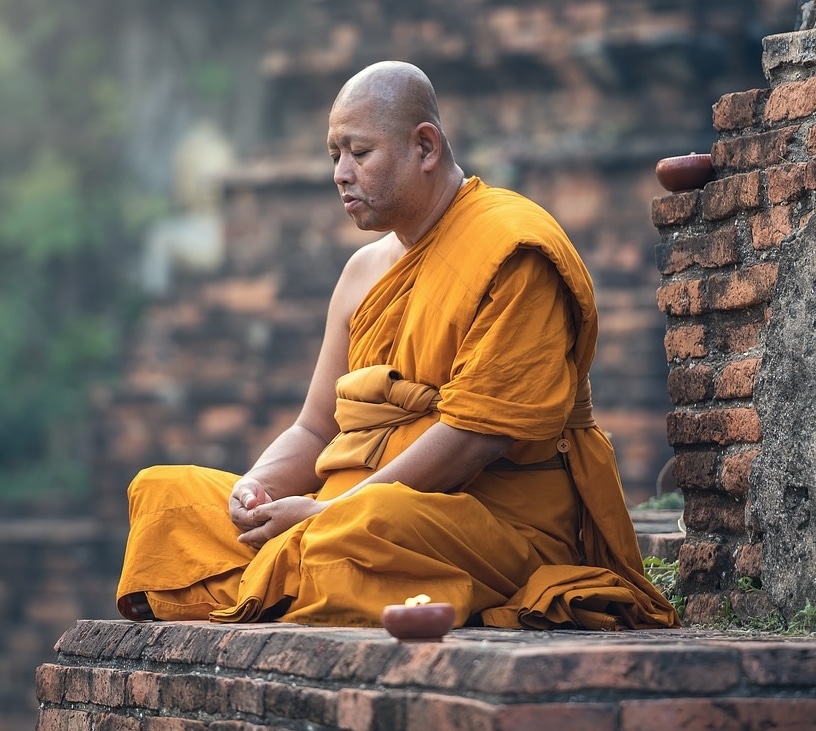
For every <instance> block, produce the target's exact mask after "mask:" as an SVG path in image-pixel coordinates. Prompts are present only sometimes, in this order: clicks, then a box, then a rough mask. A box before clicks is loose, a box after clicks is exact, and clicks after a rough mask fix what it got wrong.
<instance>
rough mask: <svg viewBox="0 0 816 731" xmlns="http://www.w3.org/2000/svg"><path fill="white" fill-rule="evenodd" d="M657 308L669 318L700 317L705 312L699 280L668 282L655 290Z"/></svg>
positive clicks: (703, 290) (701, 283)
mask: <svg viewBox="0 0 816 731" xmlns="http://www.w3.org/2000/svg"><path fill="white" fill-rule="evenodd" d="M657 307H658V309H659V310H660V311H661V312H663V313H665V314H666V315H668V316H670V317H678V316H683V315H700V314H702V313H703V312H705V310H706V306H705V283H704V282H703V281H702V280H701V279H691V280H681V281H677V282H669V283H668V284H665V285H663V286H662V287H660V288H658V290H657Z"/></svg>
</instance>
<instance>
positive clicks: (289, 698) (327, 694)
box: [264, 682, 337, 726]
mask: <svg viewBox="0 0 816 731" xmlns="http://www.w3.org/2000/svg"><path fill="white" fill-rule="evenodd" d="M265 685H266V687H265V693H264V707H265V708H266V710H267V712H269V713H271V714H273V715H276V716H280V717H282V718H300V719H305V720H307V721H316V722H318V723H320V724H324V725H326V726H334V725H335V723H336V722H337V716H336V713H337V693H336V692H335V691H333V690H324V689H323V688H309V687H307V686H305V685H293V684H291V683H273V682H267V683H266V684H265Z"/></svg>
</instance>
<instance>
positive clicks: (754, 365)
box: [714, 358, 761, 399]
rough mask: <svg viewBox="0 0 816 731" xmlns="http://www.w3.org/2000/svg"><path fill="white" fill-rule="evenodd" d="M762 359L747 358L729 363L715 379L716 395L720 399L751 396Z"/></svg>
mask: <svg viewBox="0 0 816 731" xmlns="http://www.w3.org/2000/svg"><path fill="white" fill-rule="evenodd" d="M760 363H761V361H760V359H759V358H745V359H743V360H735V361H731V362H730V363H727V364H726V365H725V367H724V368H723V369H722V371H720V374H719V375H718V376H717V377H716V378H715V379H714V397H715V398H719V399H733V398H750V397H751V396H753V394H754V382H755V381H756V375H757V371H758V370H759V365H760Z"/></svg>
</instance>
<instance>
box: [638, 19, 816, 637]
mask: <svg viewBox="0 0 816 731" xmlns="http://www.w3.org/2000/svg"><path fill="white" fill-rule="evenodd" d="M812 34H813V31H807V32H803V33H801V34H786V36H780V37H775V38H769V39H766V52H765V66H766V69H769V80H770V81H771V86H770V88H768V89H753V90H749V91H742V92H735V93H729V94H726V95H724V96H723V97H721V98H720V99H719V101H717V103H716V104H715V105H714V108H713V123H714V127H715V129H716V130H717V133H718V139H717V140H716V142H715V143H714V145H713V146H712V148H711V159H712V164H713V166H714V169H715V172H716V179H715V180H714V181H712V182H710V183H708V184H707V185H706V186H705V187H704V188H703V189H702V190H695V191H691V192H681V193H677V194H674V195H668V196H663V197H660V198H657V199H655V201H654V203H653V207H652V217H653V222H654V224H655V225H656V226H657V228H658V231H659V232H660V243H659V245H658V249H657V260H658V267H659V269H660V272H661V274H662V276H663V279H662V282H661V285H660V287H659V289H658V293H657V300H658V306H659V308H660V310H661V311H662V312H664V313H665V315H666V318H667V329H666V337H665V349H666V357H667V360H668V362H669V366H670V370H669V374H668V389H669V394H670V397H671V400H672V402H673V404H674V410H673V411H672V412H671V413H670V414H669V415H668V421H667V425H668V438H669V441H670V443H671V444H672V446H673V447H674V450H675V455H676V464H675V478H676V480H677V483H678V485H679V486H680V487H681V488H682V489H683V492H684V494H685V497H686V508H685V522H686V527H687V529H688V535H687V539H686V542H685V544H684V546H683V547H682V548H681V551H680V571H681V580H682V585H683V590H684V592H685V593H686V594H687V595H688V607H687V610H686V616H685V620H686V622H705V621H711V620H713V619H716V618H717V616H719V614H720V613H721V612H722V611H723V607H724V605H723V602H724V601H727V602H728V604H729V605H730V606H731V608H732V609H733V610H734V611H736V613H737V614H738V615H741V616H743V617H747V616H760V615H763V614H767V612H769V611H771V610H772V609H774V606H773V604H772V603H771V602H770V601H769V595H768V592H767V591H756V590H752V591H747V592H746V591H741V590H740V588H742V589H745V588H746V587H750V588H751V589H757V588H759V587H762V586H765V587H766V588H767V587H768V586H769V585H770V584H772V583H773V581H774V576H772V575H769V572H766V573H765V575H764V576H763V570H762V539H763V535H762V530H761V527H760V526H761V523H762V520H761V516H759V519H757V516H754V519H753V521H751V520H749V521H748V522H746V515H748V516H749V518H750V517H751V515H752V513H751V511H750V508H751V507H752V506H751V502H752V501H751V492H750V488H751V470H752V466H753V464H754V462H755V460H756V458H757V456H758V455H759V454H760V453H761V449H762V440H763V423H762V420H761V419H760V415H759V413H758V412H757V408H756V404H755V401H754V397H755V396H756V395H757V393H756V391H755V389H756V388H757V374H758V373H759V371H760V366H761V362H762V358H763V355H764V353H765V351H766V346H767V340H766V337H767V332H768V323H769V320H770V318H771V316H772V313H773V308H774V297H775V285H776V282H777V271H778V267H779V261H780V256H784V253H781V252H783V251H784V245H785V244H786V243H787V242H790V241H791V240H792V238H793V237H794V236H795V235H796V233H797V232H798V231H799V230H800V229H801V228H802V227H803V226H804V225H805V223H806V222H807V221H808V220H809V218H810V216H811V215H812V213H813V210H814V199H815V198H816V195H814V191H816V160H814V153H816V126H814V122H816V77H813V68H814V67H813V65H812V60H810V59H809V58H808V55H807V54H805V53H802V52H801V51H802V46H803V44H804V45H807V44H806V43H805V39H807V38H810V36H812ZM791 39H792V40H791ZM810 41H811V42H812V41H813V38H810ZM782 57H784V58H782ZM782 60H784V61H786V64H785V68H784V69H782V64H781V61H782ZM777 305H778V303H777ZM778 316H781V317H784V316H785V313H784V312H782V313H778ZM784 409H785V404H783V403H779V404H777V409H776V410H775V413H774V414H773V415H772V418H775V419H776V418H779V417H780V415H782V414H784ZM766 426H767V425H766ZM795 438H796V437H795V436H793V439H795ZM753 487H754V488H755V489H756V490H757V491H762V490H763V489H766V488H767V486H764V485H762V484H755V485H754V486H753ZM747 509H748V510H747ZM812 568H813V567H809V568H808V567H803V580H806V576H808V575H810V573H809V572H810V570H812ZM799 608H801V607H799Z"/></svg>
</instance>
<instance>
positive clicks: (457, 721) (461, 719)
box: [378, 693, 541, 731]
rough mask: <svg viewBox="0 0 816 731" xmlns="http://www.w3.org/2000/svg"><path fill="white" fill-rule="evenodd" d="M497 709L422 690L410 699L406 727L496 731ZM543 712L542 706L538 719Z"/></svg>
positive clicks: (483, 702) (452, 730)
mask: <svg viewBox="0 0 816 731" xmlns="http://www.w3.org/2000/svg"><path fill="white" fill-rule="evenodd" d="M498 712H499V708H498V707H497V706H495V705H493V704H492V703H486V702H485V701H481V700H477V699H475V698H461V697H457V696H449V695H441V694H438V693H422V694H421V695H418V696H415V697H413V698H412V699H411V700H410V701H409V702H408V708H407V718H406V724H405V728H418V729H419V728H421V729H434V730H436V729H438V730H439V731H455V730H456V729H468V731H494V729H495V728H496V718H497V717H498ZM540 713H541V709H540V707H539V720H540V718H541V716H540ZM378 728H383V727H382V726H378Z"/></svg>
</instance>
